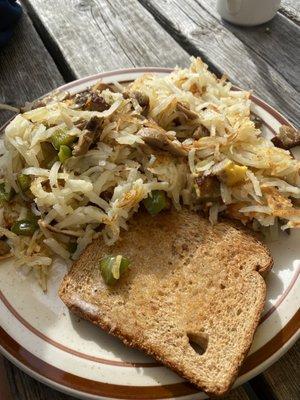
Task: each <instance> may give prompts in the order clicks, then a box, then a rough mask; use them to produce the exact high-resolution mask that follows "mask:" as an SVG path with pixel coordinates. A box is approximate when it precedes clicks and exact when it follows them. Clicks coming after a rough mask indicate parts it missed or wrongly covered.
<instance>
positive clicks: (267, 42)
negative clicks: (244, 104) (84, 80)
mask: <svg viewBox="0 0 300 400" xmlns="http://www.w3.org/2000/svg"><path fill="white" fill-rule="evenodd" d="M198 3H200V5H201V6H202V7H203V8H205V9H206V10H207V11H208V12H209V13H210V15H212V16H213V17H214V18H216V19H217V21H218V22H219V23H220V24H221V25H223V26H224V27H225V28H226V29H228V30H229V31H230V32H232V33H233V34H234V35H235V36H236V37H237V38H239V39H240V40H241V41H242V42H243V43H244V44H245V45H246V46H247V48H250V49H251V50H253V51H254V52H255V53H256V54H258V55H259V56H260V57H261V58H263V59H264V60H265V61H266V62H267V63H268V64H269V65H270V66H272V67H273V68H274V69H275V70H276V71H277V72H278V73H279V74H280V75H282V76H283V77H284V79H285V80H286V81H287V82H288V83H289V84H290V85H291V86H292V87H294V89H296V90H297V91H299V90H300V79H299V74H300V67H299V64H300V52H299V43H300V29H299V27H298V26H297V25H295V24H294V23H293V22H291V21H290V20H289V19H288V18H286V17H285V16H283V15H281V14H279V13H278V14H277V15H276V16H275V17H274V18H273V19H272V20H271V21H269V22H268V23H266V24H263V25H259V26H254V27H247V28H245V27H239V26H236V25H233V24H230V23H228V22H226V21H224V20H222V19H221V17H220V16H219V14H218V12H217V9H216V1H215V0H198ZM299 3H300V2H299ZM299 15H300V12H299Z"/></svg>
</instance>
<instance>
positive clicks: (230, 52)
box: [140, 0, 300, 125]
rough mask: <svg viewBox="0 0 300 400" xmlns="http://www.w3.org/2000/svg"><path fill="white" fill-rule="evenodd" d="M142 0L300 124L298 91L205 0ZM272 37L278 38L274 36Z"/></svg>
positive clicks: (210, 57) (244, 84)
mask: <svg viewBox="0 0 300 400" xmlns="http://www.w3.org/2000/svg"><path fill="white" fill-rule="evenodd" d="M140 1H141V3H142V4H143V5H144V6H145V7H146V8H147V9H148V10H150V11H151V12H152V13H153V15H154V16H155V17H156V18H157V19H158V20H159V21H160V23H161V24H162V25H163V26H164V27H165V28H166V29H167V30H168V31H169V32H170V33H171V34H172V35H173V36H174V37H176V39H177V41H178V42H180V43H182V44H183V45H185V44H186V43H188V45H192V46H193V48H194V49H196V50H197V52H198V53H200V54H203V55H204V58H205V60H207V61H208V62H209V64H210V65H214V66H215V67H216V68H217V69H218V70H219V71H221V72H225V73H226V74H227V75H228V76H229V78H230V79H231V80H232V81H233V82H234V83H236V84H237V85H239V86H241V87H243V88H246V89H251V88H253V89H254V92H255V94H257V95H258V96H260V97H261V98H263V99H264V100H265V101H267V102H268V103H269V104H271V105H273V106H274V107H275V108H277V109H278V110H281V111H282V113H283V114H285V115H286V116H287V117H288V118H289V119H290V121H291V122H293V123H294V124H296V125H297V124H299V119H298V118H299V113H298V110H299V106H300V97H299V93H298V92H297V90H296V89H295V88H294V87H293V86H292V84H290V83H289V82H288V81H287V80H286V79H285V77H284V76H283V75H282V73H281V72H279V71H277V69H276V67H275V66H274V64H272V65H271V64H270V63H269V62H268V61H267V56H262V55H261V54H259V53H258V52H257V51H256V48H255V46H254V45H253V44H252V45H251V46H248V45H247V43H244V42H243V41H241V40H240V39H239V38H238V37H237V36H236V35H235V33H233V32H231V31H230V30H229V29H228V27H227V25H226V26H225V25H224V24H223V23H222V22H220V20H219V19H218V18H216V17H215V16H214V15H212V14H211V12H209V11H208V10H207V9H206V8H204V6H203V5H202V0H201V1H196V0H186V1H184V2H183V1H180V0H173V1H172V2H170V1H168V0H140ZM203 3H204V0H203ZM266 35H267V34H266ZM272 37H273V39H274V35H273V36H272ZM253 40H254V39H253ZM268 40H269V39H268ZM274 43H275V39H274ZM285 45H286V46H288V44H285ZM266 47H267V46H265V48H266ZM268 51H269V52H270V51H276V48H275V50H273V49H272V42H271V44H269V50H268Z"/></svg>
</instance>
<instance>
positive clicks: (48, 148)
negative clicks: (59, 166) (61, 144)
mask: <svg viewBox="0 0 300 400" xmlns="http://www.w3.org/2000/svg"><path fill="white" fill-rule="evenodd" d="M41 149H42V153H43V160H42V161H41V166H42V167H43V168H51V167H52V165H53V164H54V163H55V161H58V156H57V151H56V150H55V148H54V147H53V146H52V144H51V143H49V142H41Z"/></svg>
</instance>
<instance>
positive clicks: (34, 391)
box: [0, 360, 75, 400]
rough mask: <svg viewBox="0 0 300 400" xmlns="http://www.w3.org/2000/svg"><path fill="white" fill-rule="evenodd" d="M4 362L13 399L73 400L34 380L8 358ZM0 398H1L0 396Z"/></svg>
mask: <svg viewBox="0 0 300 400" xmlns="http://www.w3.org/2000/svg"><path fill="white" fill-rule="evenodd" d="M4 364H5V369H6V373H7V377H8V379H9V383H10V390H11V393H12V398H13V399H14V400H75V399H74V398H73V397H71V396H67V395H65V394H63V393H60V392H58V391H56V390H53V389H51V388H49V387H48V386H45V385H43V384H42V383H40V382H38V381H36V380H35V379H33V378H31V377H30V376H29V375H27V374H25V373H24V372H22V371H21V370H20V369H18V368H17V367H15V366H14V365H13V364H11V363H10V362H9V361H8V360H5V362H4ZM0 399H1V400H2V397H1V396H0ZM3 400H6V399H3Z"/></svg>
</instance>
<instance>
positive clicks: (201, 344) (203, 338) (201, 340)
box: [187, 333, 208, 356]
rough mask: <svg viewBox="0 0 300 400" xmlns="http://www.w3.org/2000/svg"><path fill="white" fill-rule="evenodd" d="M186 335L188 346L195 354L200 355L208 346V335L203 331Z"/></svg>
mask: <svg viewBox="0 0 300 400" xmlns="http://www.w3.org/2000/svg"><path fill="white" fill-rule="evenodd" d="M187 336H188V338H189V342H190V346H191V347H192V348H193V349H194V351H195V352H196V353H197V354H199V355H200V356H202V355H203V354H204V353H205V352H206V349H207V346H208V336H207V335H206V334H205V333H198V334H194V333H188V334H187Z"/></svg>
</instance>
